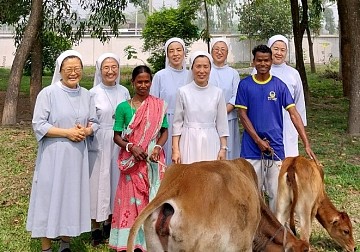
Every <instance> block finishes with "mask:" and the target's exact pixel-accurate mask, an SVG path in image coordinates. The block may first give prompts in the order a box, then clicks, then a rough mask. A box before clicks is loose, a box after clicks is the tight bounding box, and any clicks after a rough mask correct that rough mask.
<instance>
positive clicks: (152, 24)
mask: <svg viewBox="0 0 360 252" xmlns="http://www.w3.org/2000/svg"><path fill="white" fill-rule="evenodd" d="M195 11H196V10H194V8H191V7H189V6H180V7H179V8H177V9H174V8H169V9H164V8H163V9H161V10H160V11H158V12H155V13H154V14H152V15H150V16H149V17H148V18H147V19H146V23H145V28H144V29H143V31H142V37H143V39H144V51H150V52H151V56H150V57H149V59H147V61H148V62H149V63H150V64H151V66H152V69H153V71H154V72H157V71H159V70H161V69H163V68H164V67H165V52H164V44H165V42H166V41H167V40H168V39H170V38H172V37H179V38H182V39H183V40H184V42H185V45H186V46H189V45H190V44H191V43H192V42H193V41H195V40H197V39H199V30H198V28H197V26H196V25H194V24H193V23H192V20H194V19H195Z"/></svg>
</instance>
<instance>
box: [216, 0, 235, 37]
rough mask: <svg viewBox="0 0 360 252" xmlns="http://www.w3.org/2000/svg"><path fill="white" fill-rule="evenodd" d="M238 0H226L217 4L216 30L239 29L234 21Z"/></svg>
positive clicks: (220, 31) (221, 31)
mask: <svg viewBox="0 0 360 252" xmlns="http://www.w3.org/2000/svg"><path fill="white" fill-rule="evenodd" d="M237 2H238V1H236V0H226V1H225V2H223V3H221V4H220V5H216V6H215V15H216V17H217V22H216V26H215V32H218V33H229V32H230V33H231V32H236V31H237V25H236V24H235V23H234V17H235V16H236V10H237V8H236V7H237Z"/></svg>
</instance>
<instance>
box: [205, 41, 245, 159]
mask: <svg viewBox="0 0 360 252" xmlns="http://www.w3.org/2000/svg"><path fill="white" fill-rule="evenodd" d="M229 49H230V45H229V43H228V41H227V39H226V38H223V37H220V38H215V39H212V41H211V56H212V58H213V61H214V62H213V63H214V64H213V66H212V68H211V72H210V79H209V82H210V83H211V84H214V85H216V86H217V87H219V88H221V89H222V91H223V93H224V97H225V102H226V110H227V118H228V124H229V134H230V136H229V137H228V138H227V145H228V148H229V149H228V152H227V159H230V160H231V159H236V158H239V157H240V131H239V121H238V116H237V110H236V109H235V106H234V105H235V98H236V93H237V89H238V86H239V82H240V76H239V73H238V72H237V71H236V70H235V69H234V68H232V67H230V66H229V65H228V64H227V63H226V59H227V56H228V52H229Z"/></svg>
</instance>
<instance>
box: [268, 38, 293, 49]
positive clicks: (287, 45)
mask: <svg viewBox="0 0 360 252" xmlns="http://www.w3.org/2000/svg"><path fill="white" fill-rule="evenodd" d="M276 41H282V42H284V43H285V44H286V49H288V48H289V40H288V39H287V38H285V37H284V36H283V35H275V36H272V37H271V38H269V41H268V43H267V46H268V47H269V48H271V46H272V45H273V44H274V43H275V42H276Z"/></svg>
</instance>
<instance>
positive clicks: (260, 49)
mask: <svg viewBox="0 0 360 252" xmlns="http://www.w3.org/2000/svg"><path fill="white" fill-rule="evenodd" d="M257 52H261V53H269V54H270V57H271V56H272V52H271V49H270V48H269V47H268V46H267V45H257V46H255V47H254V49H253V50H252V54H253V56H254V59H255V55H256V53H257Z"/></svg>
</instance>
